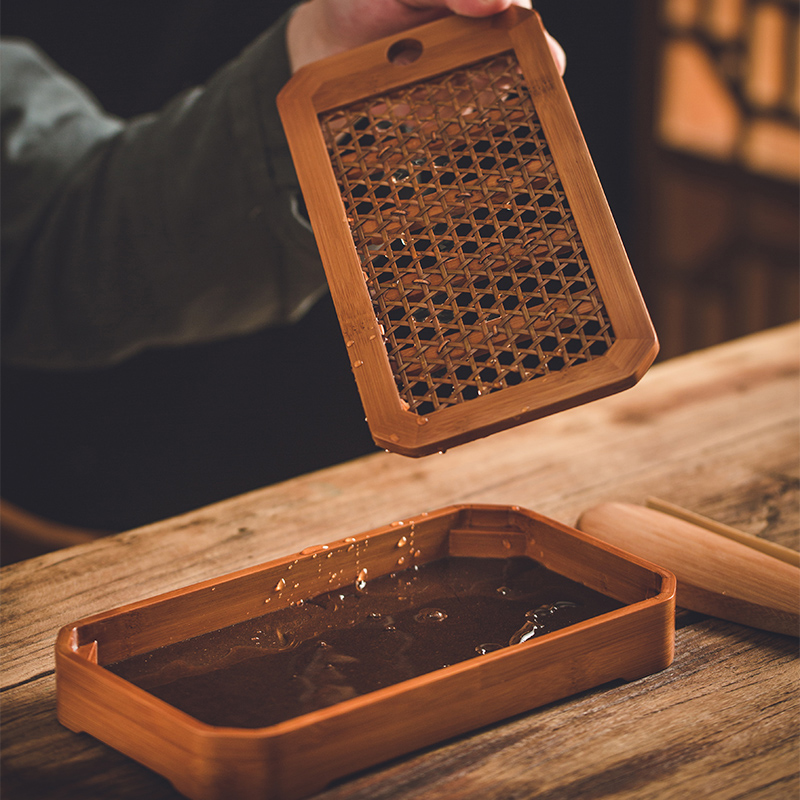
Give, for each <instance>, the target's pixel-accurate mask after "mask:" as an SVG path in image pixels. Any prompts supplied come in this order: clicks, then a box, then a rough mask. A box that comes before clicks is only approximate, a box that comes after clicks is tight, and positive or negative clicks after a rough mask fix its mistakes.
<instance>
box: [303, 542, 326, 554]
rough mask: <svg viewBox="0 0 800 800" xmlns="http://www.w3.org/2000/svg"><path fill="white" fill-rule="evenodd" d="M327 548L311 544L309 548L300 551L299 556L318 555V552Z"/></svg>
mask: <svg viewBox="0 0 800 800" xmlns="http://www.w3.org/2000/svg"><path fill="white" fill-rule="evenodd" d="M327 549H328V546H327V545H324V544H313V545H311V547H306V548H305V549H304V550H301V551H300V554H301V555H304V556H308V555H312V554H314V555H316V554H317V553H319V551H320V550H327Z"/></svg>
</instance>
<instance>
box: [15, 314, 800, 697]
mask: <svg viewBox="0 0 800 800" xmlns="http://www.w3.org/2000/svg"><path fill="white" fill-rule="evenodd" d="M799 330H800V326H797V325H791V326H787V327H784V328H780V329H777V330H775V331H770V332H767V333H764V334H760V335H758V336H754V337H748V338H746V339H743V340H739V341H737V342H734V343H730V344H727V345H725V346H722V347H720V348H715V349H711V350H709V351H706V352H702V353H696V354H691V355H688V356H684V357H681V358H678V359H674V360H673V361H669V362H665V363H664V364H661V365H659V366H658V367H657V368H654V369H653V370H651V372H650V373H649V374H648V375H647V376H646V377H645V379H644V380H643V381H642V382H641V383H640V384H639V385H638V386H637V387H635V388H633V389H631V390H629V391H628V392H626V393H624V394H621V395H618V396H616V397H613V398H607V399H605V400H601V401H598V402H596V403H593V404H590V405H587V406H583V407H580V408H576V409H572V410H570V411H566V412H564V413H562V414H560V415H558V416H555V417H552V418H549V419H545V420H539V421H537V422H533V423H530V424H529V425H526V426H523V427H520V428H518V429H516V430H514V431H508V432H504V433H500V434H495V435H494V436H493V437H491V438H489V439H486V440H483V441H478V442H472V443H470V444H467V445H463V446H462V447H459V448H456V449H453V450H451V451H449V452H448V453H446V454H444V455H441V456H431V457H429V458H427V459H424V460H421V461H411V460H409V459H407V458H404V457H403V456H398V455H393V454H388V453H378V454H375V455H374V456H370V457H367V458H365V459H359V460H356V461H354V462H351V463H348V464H344V465H340V466H337V467H333V468H330V469H327V470H322V471H320V472H317V473H313V474H310V475H306V476H303V477H301V478H298V479H295V480H292V481H289V482H287V483H284V484H279V485H277V486H273V487H268V488H266V489H263V490H259V491H256V492H252V493H249V494H247V495H243V496H241V497H238V498H233V499H231V500H227V501H224V502H222V503H218V504H215V505H212V506H208V507H206V508H204V509H200V510H198V511H196V512H192V513H190V514H185V515H183V516H180V517H176V518H174V519H172V520H167V521H165V522H160V523H156V524H154V525H150V526H147V527H144V528H140V529H138V530H135V531H131V532H128V533H123V534H119V535H118V536H113V537H110V538H109V539H104V540H101V541H99V542H97V543H94V544H89V545H80V546H78V547H74V548H69V549H67V550H64V551H58V552H55V553H50V554H48V555H45V556H42V557H40V558H37V559H31V560H30V561H26V562H21V563H19V564H13V565H11V566H9V567H5V568H4V569H3V570H2V575H3V600H4V601H3V604H2V615H3V628H2V634H0V644H2V647H3V649H4V652H5V657H4V669H3V674H2V676H0V680H1V681H2V684H0V686H9V685H13V684H15V683H18V682H19V681H21V680H24V679H26V678H27V677H28V676H30V675H35V674H37V673H42V672H46V671H47V670H49V669H50V668H51V667H52V647H53V643H54V641H55V633H56V631H57V630H58V629H59V628H60V627H61V626H62V625H65V624H67V623H69V622H71V621H73V620H75V619H79V618H81V617H84V616H87V615H89V614H93V613H99V612H101V611H104V610H107V609H109V608H113V607H115V606H117V605H121V604H123V603H128V602H134V601H136V600H140V599H143V598H145V597H150V596H152V595H155V594H159V593H162V592H166V591H170V590H172V589H177V588H180V587H182V586H187V585H189V584H191V583H195V582H198V581H201V580H206V579H210V578H214V577H217V576H219V575H223V574H225V573H227V572H232V571H234V570H237V569H242V568H244V567H248V566H252V565H254V564H259V563H262V562H264V561H268V560H270V559H273V558H277V557H278V556H281V555H286V554H289V553H292V552H295V551H299V550H302V549H303V548H304V547H307V546H309V545H313V544H316V543H323V542H329V541H332V540H334V539H339V538H343V537H345V536H351V535H355V534H357V533H361V532H363V531H366V530H369V529H371V528H374V527H378V526H380V525H383V524H388V523H389V522H391V521H393V520H398V519H399V520H402V519H403V518H404V517H409V516H415V515H416V514H418V513H421V512H422V511H429V510H433V509H435V508H440V507H443V506H447V505H452V504H454V503H459V502H486V503H501V504H508V505H520V506H523V507H527V508H531V509H532V510H534V511H538V512H539V513H542V514H545V515H547V516H550V517H553V518H554V519H557V520H560V521H562V522H566V523H567V524H570V525H572V524H574V523H575V521H576V520H577V518H578V516H579V514H580V512H581V511H582V510H584V509H585V508H588V507H590V506H592V505H596V504H597V503H600V502H603V501H606V500H620V501H628V502H634V503H644V502H645V500H646V498H647V497H648V496H649V495H651V494H655V493H658V494H659V496H660V497H663V498H664V499H665V500H671V501H673V502H676V503H677V504H679V505H682V506H683V507H684V508H689V509H692V510H695V511H698V512H700V513H704V514H706V515H707V516H710V517H712V518H716V519H719V521H721V522H725V523H727V524H730V525H733V526H735V527H740V528H741V529H742V530H745V531H747V532H749V533H754V534H759V535H765V536H767V538H770V539H772V540H774V541H777V542H779V543H781V544H783V545H786V546H789V547H793V548H795V549H800V541H799V539H800V537H799V536H798V527H799V526H798V515H797V513H796V509H797V503H796V499H797V497H798V494H799V493H798V477H799V476H798V465H797V452H798V408H799V407H800V401H798V382H797V378H796V370H797V368H798V367H797V361H798V355H797V354H798V347H797V338H798V331H799ZM176 565H180V568H179V569H178V568H176Z"/></svg>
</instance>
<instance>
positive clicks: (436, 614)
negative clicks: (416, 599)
mask: <svg viewBox="0 0 800 800" xmlns="http://www.w3.org/2000/svg"><path fill="white" fill-rule="evenodd" d="M414 619H415V620H416V621H417V622H444V621H445V620H446V619H447V612H446V611H442V609H441V608H423V609H422V610H421V611H418V612H417V613H416V614H415V615H414Z"/></svg>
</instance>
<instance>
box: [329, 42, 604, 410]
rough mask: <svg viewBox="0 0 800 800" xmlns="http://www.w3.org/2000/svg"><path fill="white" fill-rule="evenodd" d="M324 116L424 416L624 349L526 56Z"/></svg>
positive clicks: (394, 342) (395, 368) (351, 213)
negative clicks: (617, 344)
mask: <svg viewBox="0 0 800 800" xmlns="http://www.w3.org/2000/svg"><path fill="white" fill-rule="evenodd" d="M319 122H320V126H321V129H322V134H323V136H324V138H325V142H326V146H327V149H328V153H329V156H330V159H331V164H332V166H333V170H334V174H335V176H336V180H337V183H338V185H339V189H340V192H341V196H342V200H343V202H344V205H345V209H346V213H347V218H348V222H349V225H350V230H351V233H352V235H353V241H354V244H355V247H356V250H357V252H358V255H359V259H360V262H361V267H362V271H363V274H364V279H365V281H366V284H367V287H368V289H369V292H370V296H371V297H372V303H373V308H374V311H375V315H376V318H377V320H378V321H379V323H380V325H381V328H382V330H383V333H384V340H385V343H386V349H387V353H388V357H389V362H390V365H391V368H392V373H393V375H394V378H395V381H396V384H397V387H398V392H399V395H400V397H401V399H402V400H403V401H404V403H406V404H407V405H408V408H409V410H410V411H412V412H414V413H416V414H420V415H424V414H429V413H432V412H434V411H437V410H439V409H443V408H446V407H448V406H452V405H453V404H455V403H461V402H465V401H468V400H471V399H473V398H475V397H478V396H479V395H483V394H488V393H492V392H495V391H498V390H501V389H504V388H506V387H509V386H513V385H517V384H519V383H522V382H524V381H530V380H534V379H536V378H538V377H541V376H543V375H547V374H548V373H552V372H556V371H563V370H567V369H570V368H572V367H574V366H575V365H578V364H581V363H584V362H586V361H589V360H591V359H593V358H596V357H597V356H601V355H602V354H603V353H605V352H606V351H607V350H608V348H609V347H610V345H611V344H612V342H613V341H614V332H613V329H612V326H611V323H610V320H609V318H608V315H607V313H606V310H605V308H604V305H603V300H602V297H601V296H600V292H599V289H598V287H597V284H596V282H595V279H594V276H593V274H592V270H591V267H590V265H589V262H588V259H587V256H586V253H585V251H584V247H583V244H582V242H581V239H580V236H579V234H578V230H577V227H576V225H575V221H574V219H573V217H572V213H571V211H570V208H569V204H568V202H567V198H566V197H565V194H564V190H563V188H562V186H561V183H560V181H559V176H558V173H557V171H556V168H555V165H554V163H553V159H552V157H551V155H550V150H549V148H548V145H547V141H546V139H545V136H544V133H543V131H542V128H541V125H540V123H539V121H538V118H537V115H536V111H535V108H534V104H533V101H532V99H531V97H530V94H529V92H528V90H527V88H526V86H525V84H524V79H523V76H522V73H521V70H520V68H519V66H518V64H517V62H516V59H515V56H514V54H513V53H506V54H502V55H500V56H497V57H493V58H490V59H486V60H484V61H481V62H478V63H476V64H473V65H471V66H469V67H462V68H459V69H457V70H454V71H452V72H449V73H446V74H444V75H441V76H439V77H438V78H436V79H433V80H427V81H424V82H420V83H415V84H412V85H409V86H406V87H403V88H401V89H397V90H393V91H391V92H388V93H386V94H383V95H380V96H373V97H371V98H369V99H367V100H362V101H358V102H356V103H353V104H351V105H349V106H347V107H345V108H338V109H335V110H332V111H328V112H325V113H322V114H320V115H319Z"/></svg>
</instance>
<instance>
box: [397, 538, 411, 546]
mask: <svg viewBox="0 0 800 800" xmlns="http://www.w3.org/2000/svg"><path fill="white" fill-rule="evenodd" d="M406 544H408V537H407V536H401V537H400V538H399V539H398V540H397V544H396V545H395V547H403V546H404V545H406Z"/></svg>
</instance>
